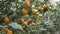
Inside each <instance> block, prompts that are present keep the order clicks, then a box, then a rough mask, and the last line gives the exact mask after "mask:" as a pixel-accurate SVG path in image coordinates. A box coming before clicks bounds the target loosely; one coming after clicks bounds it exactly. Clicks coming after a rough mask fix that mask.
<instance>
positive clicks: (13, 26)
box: [9, 23, 23, 30]
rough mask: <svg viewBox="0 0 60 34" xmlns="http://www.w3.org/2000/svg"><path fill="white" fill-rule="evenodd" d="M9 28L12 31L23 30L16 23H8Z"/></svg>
mask: <svg viewBox="0 0 60 34" xmlns="http://www.w3.org/2000/svg"><path fill="white" fill-rule="evenodd" d="M9 26H11V27H12V28H13V29H19V30H23V28H22V26H21V25H19V24H17V23H10V24H9Z"/></svg>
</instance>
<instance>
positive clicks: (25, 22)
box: [3, 0, 48, 34]
mask: <svg viewBox="0 0 60 34" xmlns="http://www.w3.org/2000/svg"><path fill="white" fill-rule="evenodd" d="M24 5H25V7H27V8H28V7H30V2H29V1H28V0H25V1H24ZM47 8H48V6H47V5H46V4H44V5H43V6H42V7H40V6H39V7H38V11H41V10H46V9H47ZM31 12H32V15H35V14H36V11H35V10H34V9H32V10H31ZM26 14H27V10H26V8H23V9H22V15H26ZM40 15H41V14H40ZM4 22H5V23H7V24H8V23H9V22H10V19H9V18H8V17H5V18H4ZM20 23H21V24H22V25H23V28H25V27H26V26H27V25H28V24H31V26H32V27H33V26H35V25H36V24H35V23H34V22H32V20H31V19H27V20H26V21H25V20H24V19H23V18H21V19H20ZM3 29H4V31H6V32H7V34H12V31H11V30H9V29H8V28H6V27H3Z"/></svg>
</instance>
